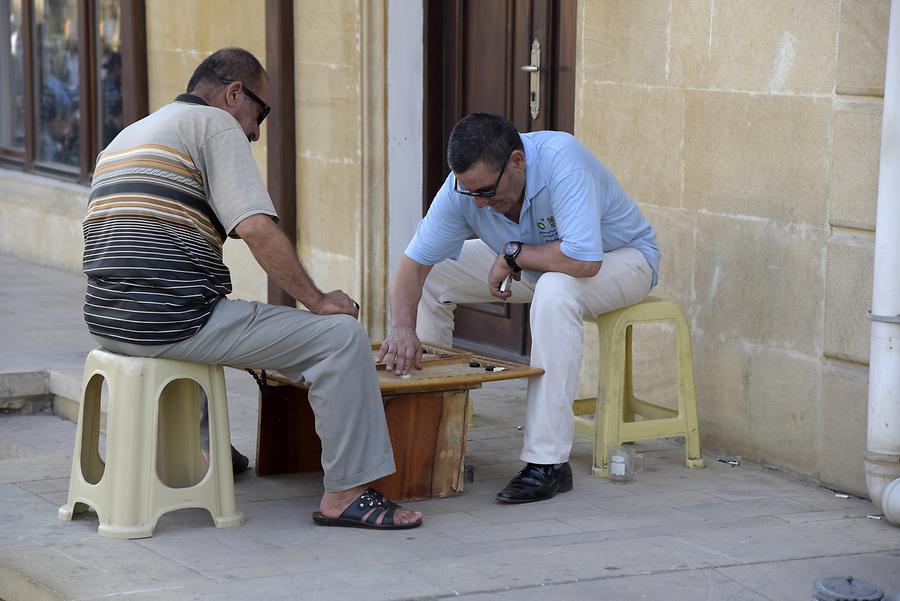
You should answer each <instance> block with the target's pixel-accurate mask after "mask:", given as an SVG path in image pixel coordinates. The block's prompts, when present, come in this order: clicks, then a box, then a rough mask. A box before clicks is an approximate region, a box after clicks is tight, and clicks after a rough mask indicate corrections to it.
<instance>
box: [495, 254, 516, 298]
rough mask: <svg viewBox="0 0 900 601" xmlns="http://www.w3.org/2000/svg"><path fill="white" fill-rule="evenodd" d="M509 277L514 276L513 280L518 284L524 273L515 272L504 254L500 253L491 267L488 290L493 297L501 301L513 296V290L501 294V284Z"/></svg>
mask: <svg viewBox="0 0 900 601" xmlns="http://www.w3.org/2000/svg"><path fill="white" fill-rule="evenodd" d="M509 275H512V277H513V279H514V280H516V281H517V282H518V281H519V280H521V279H522V272H521V271H513V270H512V268H511V267H510V266H509V264H508V263H507V262H506V259H505V258H504V257H503V253H500V254H498V255H497V258H496V259H494V264H493V265H491V271H490V272H489V273H488V290H489V291H490V293H491V295H493V296H496V297H497V298H499V299H500V300H506V299H508V298H509V297H510V296H512V290H505V291H503V292H500V284H502V283H503V280H505V279H506V277H507V276H509Z"/></svg>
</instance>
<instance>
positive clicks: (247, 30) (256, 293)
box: [147, 0, 267, 301]
mask: <svg viewBox="0 0 900 601" xmlns="http://www.w3.org/2000/svg"><path fill="white" fill-rule="evenodd" d="M175 15H177V18H173V17H174V16H175ZM265 21H266V13H265V3H264V2H242V1H241V0H191V1H190V2H184V1H183V0H147V71H148V74H147V75H148V80H149V81H148V84H149V89H150V110H151V111H155V110H156V109H158V108H160V107H161V106H163V105H165V104H167V103H169V102H171V101H172V100H173V99H174V98H175V97H176V96H178V95H179V94H183V93H184V92H185V86H187V82H188V80H189V79H190V77H191V74H192V73H193V72H194V68H196V66H197V65H199V64H200V62H201V61H202V60H203V59H204V58H206V57H207V56H209V55H210V54H212V53H213V52H215V51H216V50H218V49H219V48H224V47H227V46H238V47H241V48H245V49H247V50H249V51H250V52H252V53H253V54H254V55H255V56H256V58H258V59H259V61H260V62H261V63H262V64H263V66H264V67H265V65H266V38H265ZM266 128H267V125H266V124H263V127H262V132H261V135H260V138H259V140H258V141H256V142H254V143H253V144H252V145H251V148H252V150H253V156H254V158H255V159H256V164H257V166H258V167H259V170H260V173H261V174H262V177H263V181H266ZM225 264H226V265H228V267H229V269H230V270H231V280H232V284H233V286H234V293H233V294H232V295H231V297H232V298H245V299H248V300H262V301H264V300H266V295H267V291H266V288H267V279H266V274H265V272H264V271H263V270H262V269H261V268H260V267H259V265H257V263H256V261H255V260H254V259H253V255H251V254H250V250H249V249H248V248H247V245H246V244H244V243H243V242H242V241H241V240H234V239H229V240H228V241H227V242H226V243H225Z"/></svg>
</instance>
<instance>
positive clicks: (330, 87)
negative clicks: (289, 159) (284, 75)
mask: <svg viewBox="0 0 900 601" xmlns="http://www.w3.org/2000/svg"><path fill="white" fill-rule="evenodd" d="M296 77H297V82H298V84H297V85H298V89H297V97H296V103H297V106H296V110H297V154H298V155H299V156H300V157H302V158H318V159H323V160H326V161H330V162H333V163H336V164H348V163H358V162H359V160H360V154H361V148H360V144H361V141H360V135H361V134H360V123H359V114H360V97H359V69H358V68H357V67H356V66H350V67H331V66H328V65H322V64H317V63H298V64H297V75H296Z"/></svg>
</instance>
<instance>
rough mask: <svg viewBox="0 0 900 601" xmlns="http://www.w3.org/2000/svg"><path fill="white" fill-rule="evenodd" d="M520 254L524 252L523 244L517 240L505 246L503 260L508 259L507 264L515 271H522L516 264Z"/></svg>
mask: <svg viewBox="0 0 900 601" xmlns="http://www.w3.org/2000/svg"><path fill="white" fill-rule="evenodd" d="M520 252H522V243H521V242H519V241H517V240H512V241H510V242H507V243H506V244H504V245H503V258H504V259H506V264H507V265H509V266H510V267H511V268H512V270H513V271H522V268H521V267H519V264H518V263H516V257H518V256H519V253H520Z"/></svg>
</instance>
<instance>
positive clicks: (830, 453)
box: [816, 361, 869, 497]
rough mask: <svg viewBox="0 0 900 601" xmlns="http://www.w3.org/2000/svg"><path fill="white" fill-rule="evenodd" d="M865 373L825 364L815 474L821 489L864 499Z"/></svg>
mask: <svg viewBox="0 0 900 601" xmlns="http://www.w3.org/2000/svg"><path fill="white" fill-rule="evenodd" d="M868 398H869V371H868V369H867V368H866V367H864V366H857V365H842V364H840V363H838V362H833V361H829V362H827V363H826V366H825V370H824V373H823V376H822V430H821V432H820V441H819V445H818V448H819V452H818V454H817V455H818V456H817V465H816V472H817V473H818V478H819V480H820V481H821V482H822V484H824V485H825V486H828V487H829V488H833V489H836V490H840V491H844V492H849V493H852V494H855V495H859V496H862V497H867V496H868V492H867V490H866V473H865V462H864V454H865V451H866V423H867V417H868Z"/></svg>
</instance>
